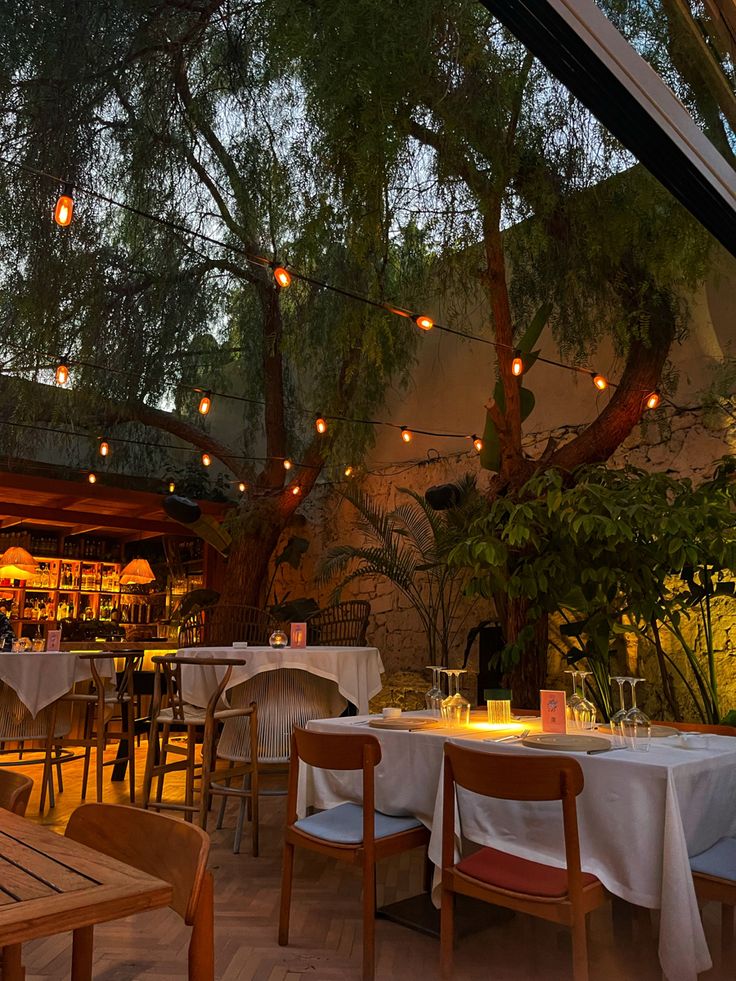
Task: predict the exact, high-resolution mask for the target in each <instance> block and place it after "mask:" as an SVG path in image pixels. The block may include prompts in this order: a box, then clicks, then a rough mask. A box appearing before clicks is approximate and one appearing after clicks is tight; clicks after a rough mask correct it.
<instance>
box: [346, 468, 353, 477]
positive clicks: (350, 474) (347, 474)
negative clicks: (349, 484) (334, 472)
mask: <svg viewBox="0 0 736 981" xmlns="http://www.w3.org/2000/svg"><path fill="white" fill-rule="evenodd" d="M345 476H346V477H352V476H353V468H352V467H345Z"/></svg>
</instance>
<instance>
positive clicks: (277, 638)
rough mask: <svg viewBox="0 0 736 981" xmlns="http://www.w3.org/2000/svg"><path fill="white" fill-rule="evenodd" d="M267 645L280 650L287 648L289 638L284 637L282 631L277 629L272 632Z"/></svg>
mask: <svg viewBox="0 0 736 981" xmlns="http://www.w3.org/2000/svg"><path fill="white" fill-rule="evenodd" d="M268 643H269V644H270V645H271V647H274V648H276V649H277V650H280V649H281V648H282V647H286V646H287V644H288V643H289V638H288V637H287V636H286V634H285V633H284V631H283V630H281V629H280V628H279V629H278V630H274V632H273V633H272V634H271V636H270V637H269V638H268Z"/></svg>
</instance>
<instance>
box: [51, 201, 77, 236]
mask: <svg viewBox="0 0 736 981" xmlns="http://www.w3.org/2000/svg"><path fill="white" fill-rule="evenodd" d="M73 213H74V201H73V200H72V198H71V195H69V194H61V195H59V199H58V201H57V202H56V207H55V208H54V221H55V222H56V224H57V225H61V227H62V228H66V227H67V225H71V223H72V214H73Z"/></svg>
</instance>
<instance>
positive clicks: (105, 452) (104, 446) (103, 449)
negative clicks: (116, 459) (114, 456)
mask: <svg viewBox="0 0 736 981" xmlns="http://www.w3.org/2000/svg"><path fill="white" fill-rule="evenodd" d="M109 454H110V444H109V443H108V442H107V440H106V439H103V440H102V442H101V443H100V456H109Z"/></svg>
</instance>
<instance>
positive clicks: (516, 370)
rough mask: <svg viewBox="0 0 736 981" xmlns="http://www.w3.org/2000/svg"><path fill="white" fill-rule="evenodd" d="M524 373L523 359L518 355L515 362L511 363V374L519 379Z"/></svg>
mask: <svg viewBox="0 0 736 981" xmlns="http://www.w3.org/2000/svg"><path fill="white" fill-rule="evenodd" d="M523 371H524V362H523V361H522V360H521V357H520V356H519V355H518V354H517V355H516V357H515V358H514V360H513V361H512V362H511V374H512V375H516V377H517V378H518V377H519V375H521V374H522V372H523Z"/></svg>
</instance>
